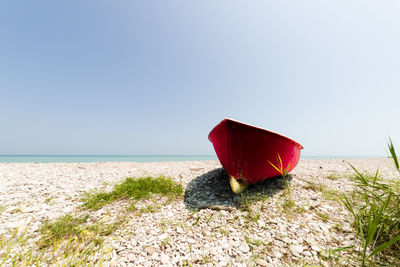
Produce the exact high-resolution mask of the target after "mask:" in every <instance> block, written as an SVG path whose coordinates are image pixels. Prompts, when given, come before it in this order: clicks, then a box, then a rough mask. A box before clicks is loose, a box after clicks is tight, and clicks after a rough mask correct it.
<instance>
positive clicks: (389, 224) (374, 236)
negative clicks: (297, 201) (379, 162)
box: [342, 139, 400, 266]
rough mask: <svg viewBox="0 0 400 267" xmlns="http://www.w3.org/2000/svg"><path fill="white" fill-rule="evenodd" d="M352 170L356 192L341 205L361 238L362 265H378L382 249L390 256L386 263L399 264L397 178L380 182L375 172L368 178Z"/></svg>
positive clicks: (392, 151)
mask: <svg viewBox="0 0 400 267" xmlns="http://www.w3.org/2000/svg"><path fill="white" fill-rule="evenodd" d="M389 141H390V142H389V144H388V148H389V152H390V154H391V158H392V159H393V161H394V165H395V168H396V169H397V171H399V173H400V168H399V162H398V159H397V155H396V152H395V149H394V146H393V143H392V141H391V140H390V139H389ZM350 166H351V165H350ZM351 167H352V168H353V170H354V172H355V175H354V177H353V179H354V181H355V184H356V190H355V191H354V192H353V194H352V195H349V196H344V197H343V199H342V203H343V204H344V205H345V207H346V208H347V209H348V210H349V211H350V212H351V214H352V215H353V226H354V227H355V229H356V231H357V233H358V234H359V236H360V239H361V248H360V251H359V257H360V262H361V266H366V265H367V264H381V262H379V260H380V259H378V256H383V255H382V254H381V252H382V251H384V250H385V251H387V252H386V253H385V255H384V256H390V257H386V258H387V260H388V261H393V260H394V261H396V263H399V262H400V256H399V255H400V244H399V242H398V241H399V240H400V190H399V188H400V179H397V180H395V181H392V180H387V179H386V180H383V179H379V178H378V170H377V171H376V173H375V175H373V176H368V175H365V174H362V173H361V172H359V171H358V170H357V169H356V168H355V167H353V166H351ZM398 178H400V177H398ZM392 263H393V262H392Z"/></svg>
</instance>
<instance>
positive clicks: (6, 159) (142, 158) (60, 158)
mask: <svg viewBox="0 0 400 267" xmlns="http://www.w3.org/2000/svg"><path fill="white" fill-rule="evenodd" d="M301 158H302V159H346V158H380V157H379V156H371V157H365V156H345V157H340V156H301ZM217 159H218V158H217V156H216V155H129V156H126V155H0V162H3V163H32V162H37V163H51V162H110V161H111V162H166V161H202V160H217Z"/></svg>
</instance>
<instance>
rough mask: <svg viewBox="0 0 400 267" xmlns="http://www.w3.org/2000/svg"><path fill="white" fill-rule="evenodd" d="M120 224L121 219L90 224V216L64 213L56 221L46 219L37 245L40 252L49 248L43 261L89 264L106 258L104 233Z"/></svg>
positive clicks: (108, 232) (113, 229)
mask: <svg viewBox="0 0 400 267" xmlns="http://www.w3.org/2000/svg"><path fill="white" fill-rule="evenodd" d="M121 223H123V219H117V220H115V221H112V222H102V221H100V222H92V223H89V215H81V216H72V215H69V214H67V215H64V216H62V217H59V218H57V219H56V220H55V221H53V222H50V221H45V222H44V223H43V225H42V227H41V234H42V237H41V239H40V240H39V241H38V243H37V244H38V246H39V248H40V249H41V250H42V251H49V250H50V251H52V255H53V256H52V257H51V258H44V257H43V258H42V259H41V260H42V261H43V262H47V263H54V262H57V263H59V262H62V263H63V265H64V264H65V265H66V266H70V265H74V266H80V265H87V264H89V265H91V264H94V263H99V262H100V261H101V260H102V259H104V258H108V256H107V253H106V250H107V248H106V247H104V246H103V240H104V237H105V236H108V235H111V234H112V233H113V232H115V230H116V229H118V227H119V226H120V225H121Z"/></svg>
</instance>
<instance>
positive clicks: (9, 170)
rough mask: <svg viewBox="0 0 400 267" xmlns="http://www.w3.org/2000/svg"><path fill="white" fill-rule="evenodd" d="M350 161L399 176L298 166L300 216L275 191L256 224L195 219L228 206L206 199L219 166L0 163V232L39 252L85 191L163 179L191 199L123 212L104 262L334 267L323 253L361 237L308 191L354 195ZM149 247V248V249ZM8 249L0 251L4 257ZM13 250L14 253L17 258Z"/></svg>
mask: <svg viewBox="0 0 400 267" xmlns="http://www.w3.org/2000/svg"><path fill="white" fill-rule="evenodd" d="M348 163H350V164H352V165H353V166H355V167H356V168H357V169H358V170H359V171H362V172H364V171H366V172H369V173H375V171H376V169H377V168H378V167H379V173H380V175H381V176H382V177H397V173H396V172H395V170H394V168H393V164H392V161H391V160H390V159H387V158H375V159H346V160H343V159H318V160H310V159H300V161H299V164H298V165H297V167H296V168H295V169H294V170H293V171H292V172H291V177H292V179H291V182H290V188H291V194H292V197H293V201H294V203H295V205H296V206H297V207H301V210H302V212H301V214H300V213H299V214H298V215H296V216H295V217H291V216H289V215H290V214H289V215H288V214H286V213H285V211H284V210H282V208H281V207H280V204H279V203H281V201H282V196H283V195H282V194H283V192H281V191H279V190H278V191H277V192H276V193H274V195H271V196H269V197H268V198H266V199H264V200H262V201H258V202H255V203H254V204H252V205H251V210H252V212H251V214H253V213H257V214H258V216H259V217H258V218H256V219H254V220H252V219H248V216H250V215H251V214H250V215H249V213H248V212H247V211H243V210H241V209H240V208H236V207H233V208H229V209H228V208H227V209H226V210H224V209H222V210H221V209H220V210H215V209H212V208H205V209H200V210H199V211H198V212H196V213H195V214H194V213H193V207H195V204H196V203H201V204H204V203H203V202H204V201H210V203H211V204H212V203H222V205H224V203H225V202H226V203H228V202H227V201H228V200H230V199H228V198H229V197H231V195H229V194H228V195H227V196H225V195H223V194H221V192H222V191H214V192H211V193H210V191H212V189H213V185H212V184H211V185H210V183H212V181H213V179H214V180H215V179H217V178H216V176H215V177H213V175H215V173H217V172H219V170H220V169H221V165H220V163H219V161H218V160H207V161H186V162H145V163H138V162H96V163H0V185H1V186H0V206H1V207H2V208H1V209H0V210H1V212H0V234H1V235H3V236H4V237H7V236H8V235H9V231H10V230H12V229H16V228H18V229H22V228H25V229H26V231H27V233H28V234H29V235H31V236H32V238H31V240H32V242H30V241H29V242H27V245H26V246H27V248H34V247H35V242H36V241H37V240H38V238H39V236H40V228H41V225H42V224H43V222H44V221H45V220H50V221H51V220H55V219H56V218H59V217H60V216H63V215H65V214H73V213H77V212H80V211H79V207H80V205H82V202H81V198H82V195H83V194H84V193H85V192H89V191H92V190H105V191H110V190H111V189H112V188H113V186H114V185H115V184H117V183H120V182H121V181H123V180H124V179H125V178H126V177H142V176H154V177H156V176H159V175H165V176H168V177H171V178H172V179H174V180H175V181H176V182H179V183H181V184H182V185H183V187H184V191H185V194H186V195H185V196H184V197H183V198H182V199H178V200H177V201H174V202H173V203H169V204H168V203H165V204H163V205H162V207H161V208H160V210H158V211H156V212H151V213H146V214H142V215H140V216H139V215H137V214H126V216H127V221H126V224H124V226H123V227H122V228H120V229H118V230H117V232H115V233H114V234H113V235H112V236H111V237H110V238H107V239H106V240H105V241H104V242H105V244H106V245H107V246H109V247H110V248H111V254H110V255H111V256H110V258H109V259H108V260H107V261H106V263H108V264H111V265H112V264H114V265H112V266H124V264H127V265H130V264H135V265H143V264H149V265H159V264H165V265H167V266H168V265H182V264H183V263H184V262H191V263H192V264H194V265H201V264H200V262H202V261H201V260H200V259H204V257H206V258H207V259H209V260H210V261H211V262H213V263H215V264H216V265H219V266H224V263H225V264H236V265H235V266H244V265H245V264H247V265H248V264H250V263H253V264H258V265H263V264H270V265H271V266H273V265H284V264H289V265H300V262H301V261H302V260H303V259H304V260H305V262H307V263H309V264H323V265H324V264H328V263H327V262H326V260H324V259H323V258H321V257H320V256H319V255H320V252H321V250H320V251H318V250H319V249H318V247H324V248H330V249H333V248H335V247H340V246H347V245H349V244H350V243H354V239H355V238H356V237H355V236H354V233H352V232H351V231H350V230H349V229H350V228H351V227H350V217H349V214H348V212H347V211H346V210H345V209H344V208H343V207H342V206H341V205H340V204H339V203H337V202H335V201H331V200H329V199H324V197H323V193H322V192H316V191H313V190H312V189H310V185H311V184H316V183H318V184H321V185H324V186H325V187H326V188H328V189H329V190H331V191H332V192H343V193H345V192H350V191H351V190H352V189H353V184H352V182H351V181H350V180H349V179H348V178H347V177H348V176H349V175H351V174H353V173H354V171H353V170H352V169H351V167H350V165H349V164H348ZM189 187H190V189H191V190H189ZM223 189H224V188H223ZM224 190H225V189H224ZM189 191H190V192H191V194H192V195H190V196H189ZM213 201H214V202H213ZM218 201H220V202H218ZM224 201H225V202H224ZM146 203H147V202H146ZM192 204H193V207H191V206H190V205H192ZM206 204H207V203H206ZM124 205H125V204H124V202H123V201H122V202H118V203H116V204H110V205H108V206H107V207H105V208H103V209H101V210H99V211H96V212H91V213H90V214H91V216H94V217H93V218H102V217H103V216H105V215H106V214H111V217H118V216H119V215H118V214H120V213H121V212H123V211H121V207H123V206H124ZM146 205H147V204H146ZM199 205H200V204H199ZM125 206H126V205H125ZM210 207H211V206H210ZM255 210H258V211H255ZM316 212H317V213H316ZM319 213H321V214H322V213H323V214H327V215H331V217H329V219H328V220H326V221H325V220H323V219H321V218H320V217H319V216H318V215H316V214H319ZM250 217H251V216H250ZM208 218H210V219H208ZM235 218H236V219H235ZM196 221H197V222H196ZM160 223H163V224H167V225H168V227H167V228H166V229H167V230H166V229H164V230H163V229H162V228H163V227H162V226H161V225H160ZM338 224H339V225H342V226H343V229H345V231H341V232H340V231H339V232H337V231H336V230H335V229H336V228H335V225H338ZM244 225H247V226H246V228H243V226H244ZM221 227H223V229H224V230H221V229H222V228H221ZM132 233H135V235H134V236H132ZM160 236H161V237H162V238H164V239H166V238H168V240H169V245H168V246H166V247H161V246H160V242H161V241H160ZM193 240H195V241H194V242H193ZM249 240H253V241H254V240H262V241H263V242H264V243H265V242H266V241H268V242H267V243H268V244H269V245H268V246H264V245H262V244H261V243H260V244H259V245H254V244H252V243H251V242H250V243H249ZM254 242H256V241H254ZM257 242H258V241H257ZM149 247H151V248H152V249H150V251H149ZM189 247H192V248H193V249H192V251H191V252H190V253H189ZM19 250H21V249H19ZM3 252H4V251H3V250H1V249H0V255H1V254H2V253H3ZM13 253H16V252H14V251H11V254H13ZM189 254H191V256H190V257H189V256H187V255H189ZM0 259H1V257H0ZM0 261H1V260H0ZM56 262H57V261H56ZM6 263H7V261H6ZM6 265H7V264H6ZM265 266H269V265H265Z"/></svg>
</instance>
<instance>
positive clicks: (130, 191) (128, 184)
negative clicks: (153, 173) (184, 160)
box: [83, 176, 183, 209]
mask: <svg viewBox="0 0 400 267" xmlns="http://www.w3.org/2000/svg"><path fill="white" fill-rule="evenodd" d="M182 193H183V187H182V185H181V184H179V183H176V182H175V181H173V180H172V179H171V178H166V177H164V176H160V177H157V178H153V177H143V178H126V180H125V181H124V182H122V183H121V184H118V185H116V186H115V187H114V190H113V191H111V192H95V193H87V194H86V195H85V197H84V199H83V202H84V204H83V205H84V206H85V207H86V208H88V209H100V208H102V207H103V206H104V205H106V204H108V203H110V202H111V201H114V200H117V199H122V198H130V199H134V200H140V199H146V198H149V197H150V196H151V194H158V195H163V196H169V197H171V198H172V197H177V196H180V195H182Z"/></svg>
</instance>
